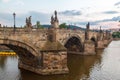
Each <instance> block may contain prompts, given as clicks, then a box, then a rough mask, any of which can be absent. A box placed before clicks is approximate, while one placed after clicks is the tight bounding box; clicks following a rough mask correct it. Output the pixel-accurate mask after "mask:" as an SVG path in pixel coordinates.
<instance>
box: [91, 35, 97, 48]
mask: <svg viewBox="0 0 120 80" xmlns="http://www.w3.org/2000/svg"><path fill="white" fill-rule="evenodd" d="M90 40H91V41H93V42H94V44H95V47H97V39H96V38H95V36H92V37H91V39H90Z"/></svg>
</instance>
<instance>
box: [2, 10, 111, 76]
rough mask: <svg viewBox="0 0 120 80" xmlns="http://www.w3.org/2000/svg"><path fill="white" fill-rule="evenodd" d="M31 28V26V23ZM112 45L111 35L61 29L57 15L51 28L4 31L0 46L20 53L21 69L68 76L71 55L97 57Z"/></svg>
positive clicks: (87, 29) (52, 18) (29, 27)
mask: <svg viewBox="0 0 120 80" xmlns="http://www.w3.org/2000/svg"><path fill="white" fill-rule="evenodd" d="M27 24H28V23H27ZM110 41H111V34H110V33H109V32H103V31H102V30H101V29H100V31H98V32H96V31H92V30H90V24H89V23H88V24H87V25H86V30H85V31H83V30H71V29H60V28H59V21H58V18H57V12H56V11H55V17H53V16H52V17H51V28H49V29H36V28H32V27H31V26H27V27H26V28H16V29H15V32H14V30H13V28H0V44H1V45H5V46H7V47H9V48H10V49H12V50H13V51H15V52H16V54H17V55H18V57H19V63H18V66H19V68H23V69H26V70H29V71H32V72H35V73H38V74H43V75H46V74H61V73H67V72H68V71H69V70H68V67H67V53H71V54H81V55H95V54H96V50H97V49H104V48H105V46H107V45H108V44H109V43H110Z"/></svg>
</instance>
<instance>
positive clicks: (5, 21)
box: [0, 11, 51, 27]
mask: <svg viewBox="0 0 120 80" xmlns="http://www.w3.org/2000/svg"><path fill="white" fill-rule="evenodd" d="M29 16H32V24H33V25H34V24H36V21H40V22H41V24H49V22H50V16H51V15H50V14H47V13H42V12H35V11H31V12H28V13H25V14H17V13H16V26H19V27H20V26H24V25H25V19H26V17H29ZM0 21H1V22H2V23H0V24H2V25H8V26H13V14H12V13H11V14H10V13H0Z"/></svg>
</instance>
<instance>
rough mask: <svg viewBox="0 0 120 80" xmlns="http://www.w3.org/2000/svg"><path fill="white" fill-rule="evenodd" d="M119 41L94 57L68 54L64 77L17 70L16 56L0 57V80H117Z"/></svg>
mask: <svg viewBox="0 0 120 80" xmlns="http://www.w3.org/2000/svg"><path fill="white" fill-rule="evenodd" d="M119 48H120V41H113V42H112V43H111V44H110V45H109V46H108V47H107V48H106V49H105V50H104V51H98V52H97V55H94V56H81V55H72V54H70V53H68V68H69V70H70V72H69V73H68V74H64V75H50V76H48V75H47V76H42V75H38V74H35V73H32V72H30V71H26V70H19V69H18V58H17V57H16V56H0V80H119V79H120V77H119V75H120V68H119V67H120V57H119V56H120V54H119V52H120V49H119Z"/></svg>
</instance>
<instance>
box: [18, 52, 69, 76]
mask: <svg viewBox="0 0 120 80" xmlns="http://www.w3.org/2000/svg"><path fill="white" fill-rule="evenodd" d="M41 54H42V55H41V59H40V61H39V60H38V61H36V62H33V63H32V64H33V65H27V64H24V63H23V62H22V61H21V60H19V62H18V67H19V68H21V69H25V70H28V71H31V72H34V73H37V74H41V75H50V74H65V73H68V71H69V70H68V67H67V53H66V51H46V52H44V51H43V52H41Z"/></svg>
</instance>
